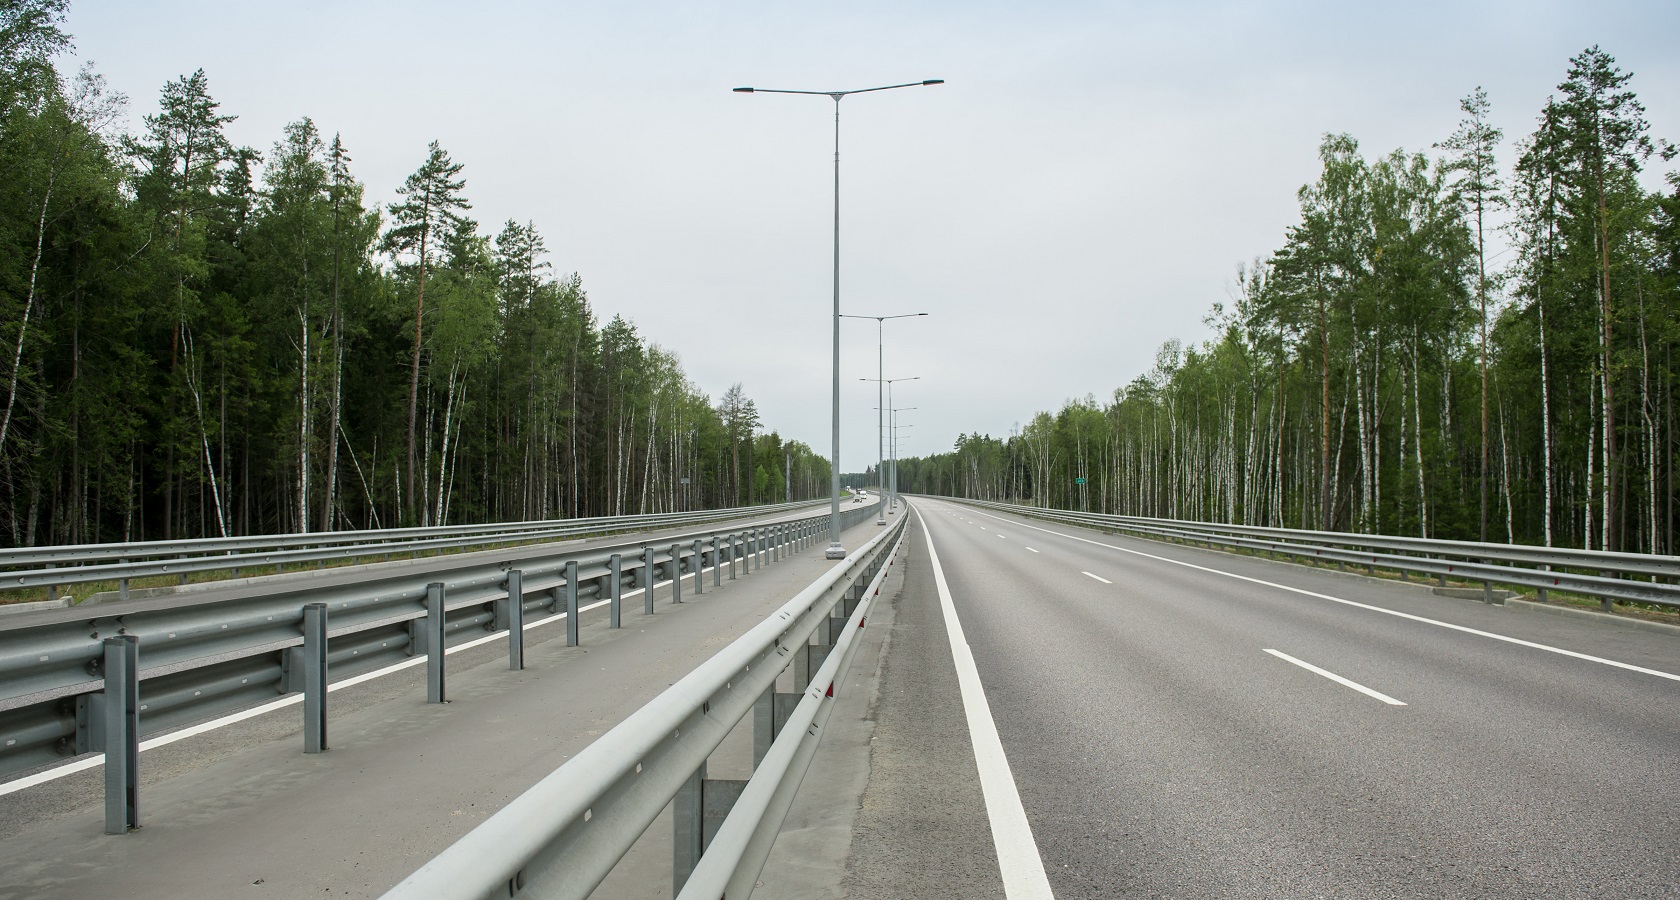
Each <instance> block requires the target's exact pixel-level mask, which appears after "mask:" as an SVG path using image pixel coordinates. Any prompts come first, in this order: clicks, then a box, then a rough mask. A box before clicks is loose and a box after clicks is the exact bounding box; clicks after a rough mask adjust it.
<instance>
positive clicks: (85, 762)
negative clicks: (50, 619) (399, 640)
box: [0, 566, 716, 797]
mask: <svg viewBox="0 0 1680 900" xmlns="http://www.w3.org/2000/svg"><path fill="white" fill-rule="evenodd" d="M713 568H716V566H712V567H709V568H703V569H701V574H702V575H704V574H705V573H706V572H709V571H711V570H712V569H713ZM670 583H671V582H670V579H666V580H665V581H661V582H658V583H656V584H654V585H653V589H654V590H658V589H659V588H662V587H665V586H667V585H669V584H670ZM646 590H647V588H636V589H635V590H633V591H628V592H626V593H622V594H620V595H619V598H620V601H623V600H628V599H629V598H631V597H634V596H636V595H638V594H642V593H644V592H646ZM611 603H612V600H611V598H608V599H606V600H597V601H595V602H594V603H591V604H588V605H587V606H579V607H578V615H580V616H581V615H583V614H584V613H586V612H589V611H590V610H592V609H600V608H601V607H603V606H607V605H609V604H611ZM565 618H566V614H565V613H556V614H554V615H552V616H546V617H544V618H541V619H537V620H536V621H534V622H526V623H525V627H524V629H523V630H525V631H530V630H531V629H533V628H538V627H541V626H543V625H548V624H550V623H553V622H561V621H565ZM504 640H507V632H505V631H497V632H493V633H491V634H487V635H485V636H484V637H481V638H474V639H472V640H470V641H467V642H466V643H464V644H456V645H455V646H453V647H448V648H445V649H444V651H443V655H444V656H449V655H450V654H452V653H456V652H459V651H461V650H469V649H471V648H473V647H477V646H480V645H482V644H488V643H490V642H491V641H504ZM425 663H426V657H424V656H415V657H411V658H409V659H405V660H403V661H402V662H400V663H392V664H391V665H388V666H385V667H384V668H382V669H374V670H373V671H371V672H363V673H362V674H360V675H352V676H351V677H349V678H346V679H344V680H343V681H334V682H332V683H331V684H329V685H327V693H329V694H330V693H332V692H333V691H336V690H338V689H339V688H347V687H351V686H353V685H358V684H361V683H362V682H364V681H372V680H374V679H375V678H383V677H384V676H386V675H390V674H392V673H393V672H400V671H402V670H403V669H409V668H413V667H414V666H419V665H425ZM302 702H303V694H301V693H297V694H287V695H286V696H284V697H279V698H277V699H274V700H270V701H269V702H267V703H264V704H262V705H261V706H253V707H251V708H249V709H242V710H240V711H239V712H236V713H229V714H227V715H225V716H222V717H220V718H216V719H211V720H210V721H208V722H200V723H198V724H197V725H193V726H190V727H187V728H183V729H181V730H179V731H171V732H169V733H168V734H160V735H158V736H157V737H154V738H147V739H146V740H143V741H141V742H140V752H142V753H144V752H145V751H147V750H151V749H154V748H157V747H164V746H167V745H169V744H173V743H175V742H176V741H183V740H186V739H187V738H190V737H197V736H198V735H201V734H205V733H206V732H211V731H215V730H216V729H218V728H225V727H226V726H228V725H235V724H238V723H240V722H243V721H245V720H246V719H254V718H256V717H257V716H260V715H263V714H265V713H270V712H273V711H275V710H277V709H284V708H285V707H288V706H292V705H294V704H298V703H302ZM103 765H105V754H103V753H99V754H95V755H93V756H89V757H86V758H84V759H78V760H76V761H74V762H68V763H65V764H64V765H62V766H58V767H57V768H53V769H48V770H46V771H44V772H36V773H35V774H34V775H28V776H25V777H23V778H19V779H17V780H16V781H8V782H6V783H5V784H0V797H4V796H6V795H8V794H15V793H17V792H18V791H22V790H27V789H28V788H32V787H34V786H36V785H38V784H46V783H47V782H49V781H56V780H57V779H60V778H65V777H68V776H70V775H74V774H76V773H77V772H85V771H87V770H88V769H92V768H95V767H97V766H103Z"/></svg>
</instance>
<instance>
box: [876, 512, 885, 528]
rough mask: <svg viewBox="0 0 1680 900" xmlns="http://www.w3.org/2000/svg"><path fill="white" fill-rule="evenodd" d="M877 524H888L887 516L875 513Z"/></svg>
mask: <svg viewBox="0 0 1680 900" xmlns="http://www.w3.org/2000/svg"><path fill="white" fill-rule="evenodd" d="M875 524H877V525H885V524H887V517H886V516H883V515H881V514H880V513H876V514H875Z"/></svg>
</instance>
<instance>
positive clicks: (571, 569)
mask: <svg viewBox="0 0 1680 900" xmlns="http://www.w3.org/2000/svg"><path fill="white" fill-rule="evenodd" d="M577 595H578V565H577V560H575V559H569V560H567V561H566V646H568V647H576V646H577V645H578V598H577Z"/></svg>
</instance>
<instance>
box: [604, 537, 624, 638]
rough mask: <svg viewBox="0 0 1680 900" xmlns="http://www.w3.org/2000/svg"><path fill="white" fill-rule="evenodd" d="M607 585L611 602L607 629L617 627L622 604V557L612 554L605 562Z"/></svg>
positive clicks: (608, 609)
mask: <svg viewBox="0 0 1680 900" xmlns="http://www.w3.org/2000/svg"><path fill="white" fill-rule="evenodd" d="M607 585H608V590H609V591H610V592H611V593H610V595H609V597H610V599H611V602H610V603H609V604H608V608H607V627H608V628H617V627H619V622H620V616H619V613H620V611H621V609H622V607H623V604H624V557H622V556H620V555H618V554H617V553H614V554H613V555H612V557H611V558H609V559H608V560H607Z"/></svg>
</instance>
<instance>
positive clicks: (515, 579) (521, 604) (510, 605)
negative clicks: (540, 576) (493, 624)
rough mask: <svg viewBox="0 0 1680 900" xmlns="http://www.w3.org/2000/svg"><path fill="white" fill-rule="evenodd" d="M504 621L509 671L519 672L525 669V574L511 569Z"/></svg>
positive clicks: (504, 601)
mask: <svg viewBox="0 0 1680 900" xmlns="http://www.w3.org/2000/svg"><path fill="white" fill-rule="evenodd" d="M502 603H503V604H505V607H504V610H503V613H502V616H501V618H502V620H503V621H505V622H507V630H508V669H509V670H510V671H513V672H517V671H519V670H520V669H523V668H525V573H524V572H521V571H520V570H518V569H511V570H509V571H508V573H507V598H506V599H505V600H503V601H502Z"/></svg>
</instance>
